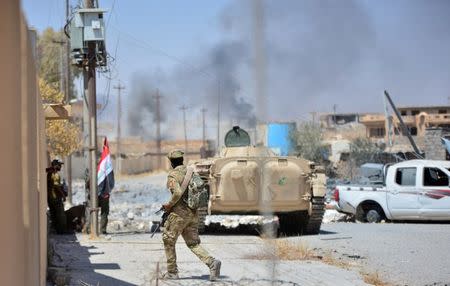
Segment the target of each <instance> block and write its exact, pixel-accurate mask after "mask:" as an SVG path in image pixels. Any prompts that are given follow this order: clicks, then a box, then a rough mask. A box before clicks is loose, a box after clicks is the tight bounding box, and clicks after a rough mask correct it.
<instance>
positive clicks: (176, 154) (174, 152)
mask: <svg viewBox="0 0 450 286" xmlns="http://www.w3.org/2000/svg"><path fill="white" fill-rule="evenodd" d="M183 156H184V152H183V151H181V150H179V149H175V150H172V151H170V152H169V154H167V158H169V159H177V158H183Z"/></svg>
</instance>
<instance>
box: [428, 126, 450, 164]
mask: <svg viewBox="0 0 450 286" xmlns="http://www.w3.org/2000/svg"><path fill="white" fill-rule="evenodd" d="M449 135H450V131H449V130H446V129H443V128H428V129H426V130H425V147H424V150H423V151H424V152H425V157H426V159H430V160H446V149H445V146H444V145H443V144H442V142H441V138H442V137H448V136H449Z"/></svg>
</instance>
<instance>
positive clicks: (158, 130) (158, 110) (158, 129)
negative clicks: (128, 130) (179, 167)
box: [153, 89, 186, 169]
mask: <svg viewBox="0 0 450 286" xmlns="http://www.w3.org/2000/svg"><path fill="white" fill-rule="evenodd" d="M153 97H154V98H155V101H156V153H157V154H158V155H157V156H158V169H161V165H162V162H161V155H162V154H161V107H160V99H161V97H162V96H161V95H160V94H159V89H157V90H156V95H154V96H153ZM184 134H185V137H186V126H185V127H184Z"/></svg>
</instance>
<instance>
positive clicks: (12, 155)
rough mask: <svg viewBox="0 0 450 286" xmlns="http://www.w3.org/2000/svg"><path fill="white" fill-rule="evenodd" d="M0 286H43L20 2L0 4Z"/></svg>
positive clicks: (34, 105) (40, 169)
mask: <svg viewBox="0 0 450 286" xmlns="http://www.w3.org/2000/svg"><path fill="white" fill-rule="evenodd" d="M0 35H1V37H2V41H1V50H0V62H1V63H2V68H1V69H0V88H1V91H2V104H1V105H0V130H1V131H2V140H0V150H1V151H0V152H1V153H0V156H1V158H2V160H1V161H0V174H1V178H0V182H1V188H0V225H1V226H2V228H3V232H2V235H1V236H0V245H2V255H1V256H0V269H1V270H0V285H18V286H22V285H23V286H29V285H42V286H43V285H45V278H46V261H47V260H46V253H47V249H46V240H47V219H46V213H45V211H46V205H47V192H46V180H45V164H46V160H45V158H46V156H45V137H44V136H45V135H44V129H43V128H44V118H43V111H42V105H41V101H40V97H39V95H38V91H37V80H36V71H35V61H34V59H33V56H32V50H31V43H30V37H29V31H28V29H27V26H26V24H25V21H24V19H23V18H22V15H21V12H20V2H19V1H15V0H4V1H1V4H0Z"/></svg>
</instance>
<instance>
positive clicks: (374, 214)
mask: <svg viewBox="0 0 450 286" xmlns="http://www.w3.org/2000/svg"><path fill="white" fill-rule="evenodd" d="M366 221H367V222H368V223H379V222H380V221H381V214H380V211H379V209H378V208H372V209H370V210H368V211H367V213H366Z"/></svg>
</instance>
